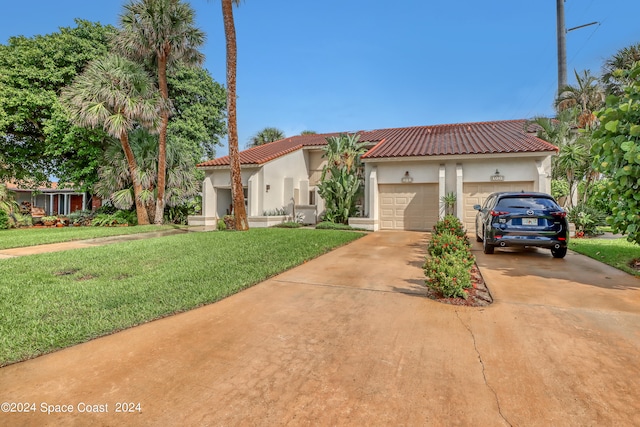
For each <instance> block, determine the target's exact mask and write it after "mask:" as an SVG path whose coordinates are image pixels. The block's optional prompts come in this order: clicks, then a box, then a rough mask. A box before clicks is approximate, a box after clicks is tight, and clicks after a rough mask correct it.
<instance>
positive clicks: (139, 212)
mask: <svg viewBox="0 0 640 427" xmlns="http://www.w3.org/2000/svg"><path fill="white" fill-rule="evenodd" d="M120 143H121V144H122V149H123V150H124V155H125V157H126V158H127V163H128V164H129V174H131V181H132V182H133V197H134V200H135V203H136V216H137V217H138V225H148V224H149V214H148V213H147V208H146V207H145V206H144V203H142V201H141V200H140V194H141V193H142V185H141V184H140V181H139V180H138V164H137V163H136V158H135V157H134V155H133V150H132V149H131V145H129V135H128V134H127V132H126V131H124V132H122V133H121V134H120Z"/></svg>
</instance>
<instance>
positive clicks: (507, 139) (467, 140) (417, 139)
mask: <svg viewBox="0 0 640 427" xmlns="http://www.w3.org/2000/svg"><path fill="white" fill-rule="evenodd" d="M525 123H526V120H508V121H498V122H481V123H460V124H451V125H436V126H416V127H410V128H398V129H381V130H376V131H371V132H365V133H364V134H363V135H362V137H361V138H360V140H370V141H380V142H379V143H378V144H377V145H376V146H375V147H374V148H372V149H371V150H369V151H368V152H367V153H366V154H365V155H364V156H362V158H363V159H373V158H382V157H412V156H442V155H464V154H496V153H531V152H540V151H557V147H555V146H553V145H551V144H549V143H548V142H546V141H543V140H541V139H539V138H537V137H536V136H535V135H532V134H529V133H526V132H525V131H524V126H525Z"/></svg>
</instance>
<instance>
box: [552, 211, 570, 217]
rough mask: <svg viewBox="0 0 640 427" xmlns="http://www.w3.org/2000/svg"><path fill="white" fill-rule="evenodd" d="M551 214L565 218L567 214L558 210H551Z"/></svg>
mask: <svg viewBox="0 0 640 427" xmlns="http://www.w3.org/2000/svg"><path fill="white" fill-rule="evenodd" d="M551 215H552V216H555V217H557V218H565V217H566V216H567V213H566V212H564V211H560V212H551Z"/></svg>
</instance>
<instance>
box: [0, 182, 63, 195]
mask: <svg viewBox="0 0 640 427" xmlns="http://www.w3.org/2000/svg"><path fill="white" fill-rule="evenodd" d="M1 184H4V185H6V186H7V189H8V190H11V191H40V192H43V193H46V192H51V191H75V190H73V188H72V187H71V186H70V185H68V184H62V186H60V184H59V183H58V182H49V183H47V184H46V185H38V186H33V185H31V184H29V183H28V182H23V183H17V182H15V181H6V182H3V183H1Z"/></svg>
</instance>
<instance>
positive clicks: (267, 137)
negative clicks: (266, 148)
mask: <svg viewBox="0 0 640 427" xmlns="http://www.w3.org/2000/svg"><path fill="white" fill-rule="evenodd" d="M284 138H285V134H284V132H283V131H281V130H280V129H278V128H274V127H266V128H264V129H262V130H261V131H259V132H258V133H256V134H255V135H253V136H252V137H251V139H250V140H249V147H257V146H259V145H264V144H267V143H269V142H273V141H279V140H281V139H284Z"/></svg>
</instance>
